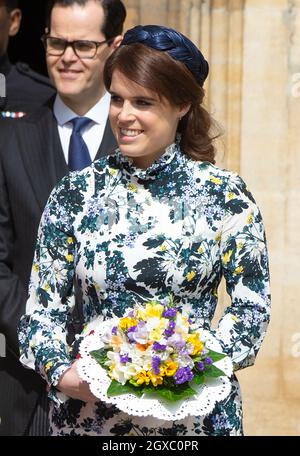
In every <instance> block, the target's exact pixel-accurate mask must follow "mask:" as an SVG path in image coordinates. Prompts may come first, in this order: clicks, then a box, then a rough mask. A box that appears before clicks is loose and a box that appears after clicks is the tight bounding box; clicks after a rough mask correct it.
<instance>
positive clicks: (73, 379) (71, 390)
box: [56, 361, 99, 402]
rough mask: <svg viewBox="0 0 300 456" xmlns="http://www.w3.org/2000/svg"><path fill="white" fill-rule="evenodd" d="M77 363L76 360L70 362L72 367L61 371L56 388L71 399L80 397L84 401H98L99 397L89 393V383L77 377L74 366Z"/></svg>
mask: <svg viewBox="0 0 300 456" xmlns="http://www.w3.org/2000/svg"><path fill="white" fill-rule="evenodd" d="M77 363H78V361H75V362H74V363H73V364H72V367H70V368H69V369H68V370H66V371H65V372H64V373H63V375H62V376H61V377H60V380H59V382H58V384H57V386H56V388H57V389H58V390H59V391H61V392H62V393H64V394H65V395H66V396H69V397H72V398H73V399H80V400H81V401H84V402H96V401H99V399H97V398H96V397H95V396H94V395H93V394H92V393H91V390H90V388H89V384H88V383H87V382H84V381H83V380H81V378H80V377H79V375H78V373H77V368H76V365H77Z"/></svg>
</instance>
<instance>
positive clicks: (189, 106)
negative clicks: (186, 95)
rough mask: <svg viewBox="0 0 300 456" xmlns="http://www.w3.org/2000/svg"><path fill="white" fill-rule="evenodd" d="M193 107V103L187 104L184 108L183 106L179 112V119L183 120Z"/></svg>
mask: <svg viewBox="0 0 300 456" xmlns="http://www.w3.org/2000/svg"><path fill="white" fill-rule="evenodd" d="M191 106H192V103H187V104H185V105H183V106H181V108H180V110H179V118H180V119H182V118H183V117H184V116H185V115H186V114H187V113H188V112H189V110H190V108H191Z"/></svg>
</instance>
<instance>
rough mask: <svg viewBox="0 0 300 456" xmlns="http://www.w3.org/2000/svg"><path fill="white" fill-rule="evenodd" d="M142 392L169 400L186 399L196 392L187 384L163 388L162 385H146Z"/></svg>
mask: <svg viewBox="0 0 300 456" xmlns="http://www.w3.org/2000/svg"><path fill="white" fill-rule="evenodd" d="M143 392H144V393H148V394H149V393H150V394H157V395H158V396H160V397H162V398H163V399H165V400H167V401H170V402H176V401H179V400H182V399H187V398H189V397H192V396H194V395H195V394H197V392H196V391H195V390H194V389H193V388H191V387H190V386H189V385H180V386H176V387H173V388H171V389H170V388H165V387H163V386H159V387H157V388H154V387H151V386H146V387H144V389H143Z"/></svg>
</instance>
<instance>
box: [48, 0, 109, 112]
mask: <svg viewBox="0 0 300 456" xmlns="http://www.w3.org/2000/svg"><path fill="white" fill-rule="evenodd" d="M103 21H104V12H103V8H102V6H101V4H100V3H99V2H98V1H95V0H91V1H89V2H88V3H87V4H86V5H85V6H80V5H78V4H74V5H72V6H69V7H63V6H60V5H55V6H54V8H53V10H52V14H51V29H50V33H49V34H50V36H51V37H56V38H61V39H64V40H67V41H75V40H91V41H104V40H105V39H106V37H105V36H104V34H103V33H102V32H101V29H102V24H103ZM113 50H114V45H111V46H108V45H107V44H103V45H101V46H99V48H98V50H97V54H96V55H95V57H94V58H93V59H80V58H79V57H77V55H76V54H75V53H74V51H73V49H72V47H71V46H68V47H67V48H66V50H65V52H64V54H63V55H62V56H53V55H49V54H48V53H47V56H46V59H47V66H48V72H49V76H50V78H51V80H52V82H53V83H54V85H55V87H56V89H57V91H58V93H59V95H60V96H61V98H62V100H63V101H64V102H65V103H66V105H67V106H69V107H70V108H71V109H73V110H74V111H75V112H76V113H77V114H79V115H84V114H85V113H86V112H87V111H88V110H89V109H90V108H91V107H92V106H94V105H95V104H96V103H97V101H98V100H99V99H100V98H101V97H102V95H103V93H104V84H103V67H104V64H105V61H106V59H107V58H108V57H109V55H110V54H111V53H112V51H113Z"/></svg>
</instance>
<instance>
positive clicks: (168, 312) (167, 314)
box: [162, 307, 177, 318]
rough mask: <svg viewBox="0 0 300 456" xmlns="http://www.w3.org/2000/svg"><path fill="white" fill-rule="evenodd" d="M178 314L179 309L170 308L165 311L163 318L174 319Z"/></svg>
mask: <svg viewBox="0 0 300 456" xmlns="http://www.w3.org/2000/svg"><path fill="white" fill-rule="evenodd" d="M176 314H177V309H174V308H173V307H169V308H168V309H166V310H164V311H163V314H162V316H163V317H166V318H174V317H175V316H176Z"/></svg>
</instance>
